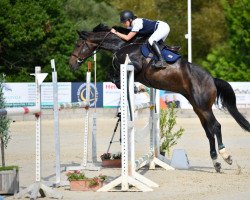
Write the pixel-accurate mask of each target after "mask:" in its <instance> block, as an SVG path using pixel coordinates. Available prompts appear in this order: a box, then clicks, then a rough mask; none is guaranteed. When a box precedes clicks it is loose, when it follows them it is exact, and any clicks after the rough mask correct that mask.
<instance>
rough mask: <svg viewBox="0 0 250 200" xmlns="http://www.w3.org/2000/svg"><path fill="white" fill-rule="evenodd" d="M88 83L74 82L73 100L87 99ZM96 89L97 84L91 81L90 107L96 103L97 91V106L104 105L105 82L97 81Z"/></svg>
mask: <svg viewBox="0 0 250 200" xmlns="http://www.w3.org/2000/svg"><path fill="white" fill-rule="evenodd" d="M86 87H87V84H86V83H82V82H78V83H72V89H71V90H72V93H71V96H72V98H71V102H79V101H86ZM96 87H97V88H96V89H95V84H94V83H90V107H94V105H95V100H94V97H95V92H96V99H97V101H96V107H97V108H102V107H103V83H97V84H96Z"/></svg>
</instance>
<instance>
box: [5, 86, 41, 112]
mask: <svg viewBox="0 0 250 200" xmlns="http://www.w3.org/2000/svg"><path fill="white" fill-rule="evenodd" d="M3 88H4V89H3V92H4V98H5V102H6V107H24V106H35V102H36V84H35V83H5V84H4V87H3Z"/></svg>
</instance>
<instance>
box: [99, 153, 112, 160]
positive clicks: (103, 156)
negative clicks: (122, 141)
mask: <svg viewBox="0 0 250 200" xmlns="http://www.w3.org/2000/svg"><path fill="white" fill-rule="evenodd" d="M100 157H101V159H102V160H111V158H112V154H111V153H104V154H102V155H101V156H100Z"/></svg>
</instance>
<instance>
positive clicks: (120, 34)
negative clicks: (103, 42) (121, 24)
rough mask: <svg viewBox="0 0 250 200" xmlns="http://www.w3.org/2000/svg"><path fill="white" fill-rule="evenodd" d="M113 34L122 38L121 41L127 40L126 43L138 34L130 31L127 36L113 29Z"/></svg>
mask: <svg viewBox="0 0 250 200" xmlns="http://www.w3.org/2000/svg"><path fill="white" fill-rule="evenodd" d="M111 32H112V33H114V34H116V35H117V36H118V37H120V38H121V39H123V40H126V41H129V40H131V39H132V38H133V37H134V36H135V35H136V34H137V32H133V31H130V32H129V34H128V35H125V34H122V33H120V32H118V31H116V30H115V29H111Z"/></svg>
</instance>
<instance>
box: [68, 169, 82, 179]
mask: <svg viewBox="0 0 250 200" xmlns="http://www.w3.org/2000/svg"><path fill="white" fill-rule="evenodd" d="M66 175H67V177H68V180H69V181H79V180H85V179H87V177H86V176H85V174H84V173H83V172H81V171H78V170H75V171H73V172H68V173H67V174H66Z"/></svg>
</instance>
